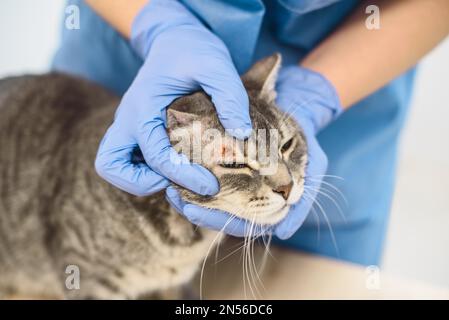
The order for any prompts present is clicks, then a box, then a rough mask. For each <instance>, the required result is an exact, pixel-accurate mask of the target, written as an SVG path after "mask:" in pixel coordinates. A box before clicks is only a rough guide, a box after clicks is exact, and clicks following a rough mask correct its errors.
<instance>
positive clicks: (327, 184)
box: [309, 178, 348, 205]
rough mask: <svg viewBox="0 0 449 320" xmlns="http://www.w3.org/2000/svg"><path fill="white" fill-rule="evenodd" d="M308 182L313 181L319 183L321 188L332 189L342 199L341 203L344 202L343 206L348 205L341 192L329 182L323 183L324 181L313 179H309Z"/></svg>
mask: <svg viewBox="0 0 449 320" xmlns="http://www.w3.org/2000/svg"><path fill="white" fill-rule="evenodd" d="M309 180H311V181H315V182H320V183H321V184H322V185H323V186H328V187H330V188H332V189H333V190H335V191H336V192H337V193H338V194H339V195H340V196H341V198H342V199H343V201H344V202H345V204H346V205H347V204H348V199H346V197H345V195H344V194H343V192H342V191H341V190H340V189H339V188H338V187H337V186H335V185H333V184H332V183H330V182H327V181H324V180H319V179H313V178H309Z"/></svg>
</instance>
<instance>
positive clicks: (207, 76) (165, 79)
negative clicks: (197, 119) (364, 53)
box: [95, 0, 251, 196]
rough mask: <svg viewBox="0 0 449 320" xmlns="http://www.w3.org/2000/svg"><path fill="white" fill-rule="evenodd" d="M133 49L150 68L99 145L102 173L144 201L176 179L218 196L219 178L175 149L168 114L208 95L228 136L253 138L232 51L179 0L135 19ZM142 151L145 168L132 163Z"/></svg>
mask: <svg viewBox="0 0 449 320" xmlns="http://www.w3.org/2000/svg"><path fill="white" fill-rule="evenodd" d="M131 44H132V46H133V48H134V49H135V51H136V52H137V53H138V54H139V55H140V56H141V57H142V59H144V64H143V66H142V67H141V69H140V71H139V73H138V75H137V76H136V78H135V80H134V81H133V83H132V85H131V87H130V88H129V90H128V91H127V92H126V94H125V95H124V97H123V99H122V101H121V103H120V105H119V107H118V109H117V112H116V114H115V119H114V122H113V123H112V125H111V126H110V127H109V129H108V131H107V133H106V135H105V136H104V138H103V140H102V142H101V144H100V147H99V150H98V154H97V159H96V162H95V167H96V169H97V172H98V174H99V175H100V176H101V177H103V178H104V179H105V180H107V181H108V182H110V183H111V184H113V185H114V186H116V187H118V188H120V189H122V190H125V191H127V192H129V193H132V194H135V195H139V196H143V195H149V194H152V193H154V192H157V191H159V190H161V189H164V188H166V187H167V186H168V185H169V180H170V181H172V182H175V183H177V184H179V185H181V186H183V187H185V188H188V189H191V190H192V191H194V192H196V193H199V194H203V195H211V194H215V193H216V192H218V189H219V186H218V183H217V181H216V178H215V177H214V176H213V175H212V174H211V173H210V172H209V171H208V170H206V169H205V168H203V167H201V166H199V165H197V164H191V163H189V161H186V159H185V156H182V155H179V154H177V153H176V151H175V150H174V149H173V148H172V146H171V145H170V141H169V139H168V136H167V134H166V130H165V117H166V110H165V109H166V107H167V106H168V105H169V104H170V103H171V102H172V101H173V100H174V99H176V98H178V97H180V96H182V95H185V94H188V93H190V92H193V91H196V90H199V89H203V90H204V91H205V92H206V93H208V94H209V95H210V96H211V97H212V101H213V103H214V105H215V107H216V109H217V114H218V116H219V119H220V121H221V123H222V124H223V126H224V127H225V128H226V129H241V130H240V131H239V130H237V131H234V134H235V135H236V137H237V138H245V137H246V136H247V135H249V134H250V130H251V120H250V117H249V111H248V108H249V106H248V96H247V94H246V91H245V89H244V87H243V84H242V82H241V80H240V77H239V75H238V73H237V71H236V69H235V67H234V65H233V63H232V60H231V57H230V54H229V52H228V50H227V48H226V46H225V45H224V43H223V42H222V41H221V40H220V39H219V38H218V37H217V36H215V35H214V34H213V33H212V32H210V31H209V30H208V29H207V28H206V27H205V26H203V25H202V24H201V22H200V21H199V20H198V19H197V18H196V17H195V16H194V15H193V14H192V13H191V12H190V11H189V10H188V9H187V8H185V7H184V6H183V5H182V4H181V3H180V2H178V1H175V0H151V1H150V2H149V4H147V5H146V6H145V7H144V8H143V9H142V10H141V11H140V13H139V14H138V15H137V17H136V18H135V20H134V23H133V27H132V34H131ZM137 147H139V148H140V150H141V151H142V155H143V157H144V159H145V162H146V163H134V162H133V161H132V154H133V150H135V149H136V148H137Z"/></svg>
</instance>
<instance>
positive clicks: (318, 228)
mask: <svg viewBox="0 0 449 320" xmlns="http://www.w3.org/2000/svg"><path fill="white" fill-rule="evenodd" d="M311 211H312V214H313V216H314V217H315V221H316V226H317V238H316V240H317V245H318V244H319V243H320V235H321V234H320V232H321V227H320V224H321V222H320V216H319V215H318V213H317V212H316V210H315V208H314V207H312V208H311Z"/></svg>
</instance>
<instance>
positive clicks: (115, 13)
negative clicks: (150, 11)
mask: <svg viewBox="0 0 449 320" xmlns="http://www.w3.org/2000/svg"><path fill="white" fill-rule="evenodd" d="M86 3H87V4H88V5H89V6H90V7H91V8H92V9H94V11H95V12H96V13H97V14H98V15H100V16H101V17H102V18H103V19H105V20H106V21H107V22H108V23H109V24H110V25H111V26H113V27H114V28H115V29H116V30H117V31H119V32H120V33H121V34H122V35H123V36H125V37H126V38H129V36H130V35H131V25H132V22H133V21H134V18H135V17H136V15H137V13H138V12H139V11H140V10H141V9H142V8H143V6H144V5H145V4H146V3H148V0H114V1H111V0H86Z"/></svg>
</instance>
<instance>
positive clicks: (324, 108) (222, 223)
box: [166, 66, 342, 239]
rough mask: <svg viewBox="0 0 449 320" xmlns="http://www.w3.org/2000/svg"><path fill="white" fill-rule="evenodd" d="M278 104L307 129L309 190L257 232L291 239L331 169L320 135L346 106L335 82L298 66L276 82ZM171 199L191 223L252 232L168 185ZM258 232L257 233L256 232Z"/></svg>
mask: <svg viewBox="0 0 449 320" xmlns="http://www.w3.org/2000/svg"><path fill="white" fill-rule="evenodd" d="M276 90H277V100H276V103H277V105H278V106H279V108H280V109H281V110H283V111H284V112H285V113H287V114H289V115H291V116H292V117H293V119H295V120H296V121H297V122H298V123H299V125H300V126H301V127H302V129H303V130H304V134H305V136H306V140H307V146H308V164H307V166H306V176H305V190H306V191H305V193H304V195H303V196H302V197H301V200H300V201H299V202H298V203H297V204H295V205H293V206H292V207H291V209H290V212H289V213H288V214H287V216H286V217H285V218H284V219H283V220H282V221H281V222H280V223H279V224H277V225H276V226H274V228H273V229H271V228H270V229H269V230H268V229H267V228H266V227H265V230H264V228H263V227H262V226H259V227H258V229H257V230H256V233H257V234H261V233H265V232H268V231H269V232H274V233H275V234H276V236H277V237H279V238H281V239H287V238H289V237H291V236H292V235H293V234H294V233H295V232H296V231H297V230H298V229H299V227H300V226H301V225H302V223H303V222H304V220H305V218H306V217H307V214H308V213H309V211H310V209H311V207H312V204H313V202H314V200H315V197H316V195H317V193H318V190H319V188H320V185H321V181H322V179H323V177H324V176H323V175H324V174H325V172H326V169H327V157H326V155H325V154H324V152H323V150H322V149H321V147H320V145H319V144H318V141H317V140H316V137H315V136H316V134H317V133H318V131H319V130H321V129H322V128H324V127H325V126H326V125H327V124H329V123H330V122H331V121H333V120H334V119H335V118H336V117H337V116H338V115H339V114H340V113H341V112H342V108H341V105H340V101H339V98H338V95H337V93H336V91H335V89H334V87H333V85H332V84H331V83H330V82H329V81H328V80H326V79H325V78H324V77H323V76H322V75H320V74H318V73H316V72H314V71H311V70H308V69H305V68H302V67H298V66H288V67H285V68H282V69H281V71H280V73H279V77H278V81H277V84H276ZM166 194H167V199H168V201H169V202H170V203H171V204H172V205H173V206H174V207H175V208H176V209H177V210H178V211H179V212H181V213H183V214H184V215H185V216H186V217H187V218H188V219H189V220H190V221H191V222H193V223H195V224H197V225H200V226H202V227H206V228H211V229H215V230H223V231H224V232H226V233H228V234H231V235H234V236H245V235H247V234H248V230H249V223H247V222H246V221H245V220H243V219H239V218H236V217H235V218H233V219H232V220H230V219H229V218H230V216H229V214H228V213H226V212H222V211H219V210H210V209H204V208H200V207H198V206H195V205H192V204H188V203H185V202H184V201H182V199H181V198H180V197H179V194H178V193H177V191H176V190H175V189H174V188H172V187H169V188H167V192H166ZM254 234H255V233H254V232H253V235H254Z"/></svg>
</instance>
